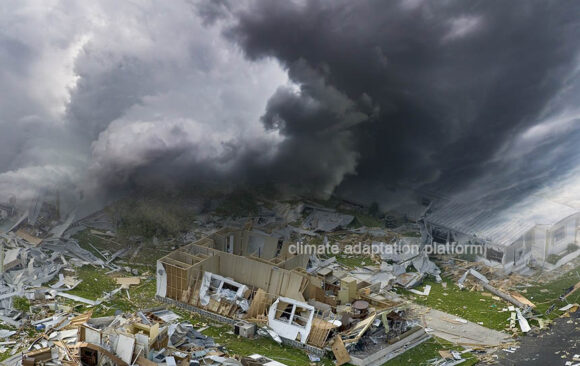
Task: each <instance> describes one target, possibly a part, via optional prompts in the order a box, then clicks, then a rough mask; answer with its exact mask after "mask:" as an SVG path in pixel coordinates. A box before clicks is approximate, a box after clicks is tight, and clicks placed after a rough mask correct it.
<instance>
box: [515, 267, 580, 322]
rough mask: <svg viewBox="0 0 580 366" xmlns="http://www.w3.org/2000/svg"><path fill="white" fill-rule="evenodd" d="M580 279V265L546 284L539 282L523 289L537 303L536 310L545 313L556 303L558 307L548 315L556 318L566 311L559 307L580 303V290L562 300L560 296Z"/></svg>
mask: <svg viewBox="0 0 580 366" xmlns="http://www.w3.org/2000/svg"><path fill="white" fill-rule="evenodd" d="M578 281H580V266H578V267H576V268H574V269H572V270H570V271H568V272H566V273H564V274H563V275H562V276H560V277H559V278H557V279H555V280H553V281H550V282H548V283H545V284H537V285H535V286H532V287H528V288H527V289H525V290H523V291H521V292H522V294H523V295H524V296H526V297H527V298H528V299H529V300H530V301H531V302H533V303H534V304H535V305H536V308H535V309H534V310H535V311H536V312H538V313H541V314H544V313H545V312H546V310H547V309H548V308H550V307H551V306H552V304H555V305H556V307H555V309H554V311H552V312H551V313H550V314H549V315H548V316H547V317H548V318H549V319H554V318H557V317H559V316H560V315H562V314H563V313H564V312H563V311H559V310H558V309H559V308H561V307H563V306H565V305H566V304H573V303H580V290H578V291H576V292H574V293H573V294H572V295H570V296H568V297H567V298H566V300H565V301H560V300H559V297H560V296H561V295H563V294H564V291H565V290H566V289H568V288H570V287H572V286H574V285H575V284H576V283H578Z"/></svg>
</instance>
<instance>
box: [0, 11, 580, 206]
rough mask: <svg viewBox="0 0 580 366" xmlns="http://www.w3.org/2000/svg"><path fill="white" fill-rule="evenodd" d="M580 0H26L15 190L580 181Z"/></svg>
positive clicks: (9, 120) (528, 186)
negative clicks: (220, 183)
mask: <svg viewBox="0 0 580 366" xmlns="http://www.w3.org/2000/svg"><path fill="white" fill-rule="evenodd" d="M579 11H580V3H577V2H551V1H546V2H528V1H513V2H509V3H503V4H498V3H493V2H488V1H469V2H467V1H448V2H422V1H415V0H413V1H408V0H407V1H399V2H397V1H392V2H387V3H385V2H382V1H357V2H352V1H332V2H326V1H314V0H306V1H300V2H292V1H287V2H286V1H285V2H271V1H260V0H253V1H236V2H234V1H227V0H222V1H195V2H191V1H174V2H163V3H162V2H157V3H155V2H147V3H140V4H134V3H119V2H115V1H106V0H102V1H94V2H90V3H86V4H82V6H81V5H80V4H79V3H78V2H69V1H57V0H53V1H46V2H42V3H38V2H35V1H7V2H4V4H3V6H2V7H1V8H0V21H1V22H2V24H3V27H2V28H0V65H1V66H2V68H1V69H0V82H1V85H2V86H3V88H2V90H1V91H0V128H1V129H2V133H1V134H0V201H1V200H5V199H7V197H10V196H16V197H19V198H22V199H27V198H30V197H33V196H34V195H35V194H36V193H37V192H39V191H42V190H46V189H58V188H61V189H62V188H64V189H66V190H69V191H70V192H80V191H82V192H84V193H87V192H95V194H97V192H101V193H102V192H105V193H106V192H107V191H113V190H118V189H121V190H122V189H129V188H130V187H136V186H137V187H139V186H141V187H147V186H151V185H154V186H156V187H167V186H172V187H176V188H179V187H180V186H186V185H188V184H190V183H191V182H195V181H196V180H204V179H211V180H214V179H221V180H224V181H227V182H234V183H236V184H238V183H239V184H242V183H245V184H253V183H265V182H275V183H282V184H285V185H293V186H295V187H297V189H299V190H301V191H303V192H308V193H311V194H315V195H322V196H327V195H328V194H330V193H332V192H334V191H338V192H339V193H340V194H344V195H349V196H353V197H357V198H360V199H363V200H371V199H372V200H378V201H380V202H381V203H383V204H384V205H385V206H387V205H388V204H389V202H391V201H396V200H397V198H400V197H403V196H404V197H407V196H408V195H407V193H408V192H423V191H429V192H433V191H435V192H438V193H439V194H442V195H449V196H457V197H462V198H465V199H468V198H469V199H474V197H475V198H477V199H478V200H479V199H485V198H486V197H491V196H494V197H495V195H497V194H498V193H499V194H505V195H509V196H510V197H516V196H521V197H522V198H523V199H525V197H528V196H529V195H530V194H543V195H545V194H547V193H546V192H547V191H550V192H551V194H553V195H554V196H555V197H556V198H555V199H558V200H560V201H566V202H571V201H574V200H578V198H579V197H580V192H578V191H577V190H573V189H571V188H570V187H578V186H579V185H578V182H579V180H578V177H579V176H580V172H579V171H578V170H579V169H578V166H579V164H578V163H579V161H580V148H579V147H578V145H579V144H578V143H577V141H579V139H580V126H579V119H578V117H579V110H578V107H577V100H578V97H579V88H580V87H579V84H580V82H579V77H578V72H579V49H580V43H579V41H578V39H580V37H579V33H580V30H579V27H580V24H579V23H580V21H579V20H578V17H577V16H575V14H578V13H579ZM574 192H575V193H574Z"/></svg>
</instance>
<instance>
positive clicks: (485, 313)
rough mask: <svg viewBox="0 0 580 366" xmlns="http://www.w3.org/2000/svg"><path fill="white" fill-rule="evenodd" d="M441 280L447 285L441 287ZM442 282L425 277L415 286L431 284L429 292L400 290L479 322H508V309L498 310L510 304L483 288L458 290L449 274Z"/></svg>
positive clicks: (492, 325) (494, 324)
mask: <svg viewBox="0 0 580 366" xmlns="http://www.w3.org/2000/svg"><path fill="white" fill-rule="evenodd" d="M444 282H445V283H447V288H444V287H443V285H442V283H444ZM442 283H436V282H435V280H432V279H427V280H426V281H424V282H423V285H420V286H418V287H417V289H418V290H420V291H422V290H423V287H424V285H431V293H430V294H429V296H420V295H416V294H413V293H412V292H409V291H405V290H400V291H401V293H403V294H405V295H407V297H409V298H410V299H412V301H413V302H415V303H417V304H421V305H425V306H429V307H431V308H433V309H437V310H441V311H444V312H446V313H449V314H453V315H456V316H458V317H461V318H463V319H466V320H469V321H472V322H474V323H483V324H481V325H483V326H484V327H487V328H491V329H496V330H504V328H506V326H508V321H507V319H508V318H509V316H510V313H509V312H507V311H506V312H500V310H501V309H503V308H507V307H508V306H509V305H511V304H509V303H507V302H505V301H503V300H501V299H500V300H494V299H493V298H492V297H491V296H485V295H483V292H478V291H469V290H467V289H464V290H461V289H460V288H459V287H457V285H456V284H455V282H453V280H451V279H450V278H443V281H442Z"/></svg>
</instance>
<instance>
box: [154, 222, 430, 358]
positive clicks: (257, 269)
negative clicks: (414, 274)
mask: <svg viewBox="0 0 580 366" xmlns="http://www.w3.org/2000/svg"><path fill="white" fill-rule="evenodd" d="M288 245H289V243H288V242H287V241H285V240H283V239H282V238H278V237H276V236H270V235H268V234H265V233H261V232H255V231H249V230H245V229H228V228H226V229H222V230H219V231H217V232H216V233H214V234H211V235H209V236H208V237H205V238H202V239H200V240H198V241H196V242H193V243H191V244H188V245H185V246H183V247H181V248H179V249H177V250H175V251H174V252H171V253H169V254H168V255H166V256H165V257H162V258H161V259H159V260H158V261H157V273H156V276H157V293H156V295H157V298H158V299H159V300H161V301H163V302H166V303H170V304H173V305H177V306H180V307H183V308H185V309H188V310H190V311H194V312H197V313H200V314H202V315H204V316H206V317H210V318H213V319H215V320H218V321H221V322H224V323H229V324H232V325H235V327H236V329H237V331H238V332H242V331H244V332H247V331H246V330H244V329H248V328H252V326H254V325H255V326H256V327H259V328H260V331H261V332H265V334H267V335H268V336H269V337H272V338H273V339H274V340H276V341H278V342H280V343H284V344H288V345H291V346H295V347H299V348H303V349H305V350H306V351H307V352H309V353H310V354H317V355H319V356H322V355H324V354H325V353H326V351H327V350H328V351H332V352H333V353H334V355H335V357H336V359H337V361H338V364H339V365H340V364H342V363H346V362H351V363H352V364H355V365H375V364H376V365H380V364H381V363H384V362H386V360H388V359H390V358H392V357H395V356H396V355H398V354H399V353H401V352H403V351H404V350H407V349H409V348H411V347H413V346H415V345H417V344H420V343H421V342H422V341H424V340H426V339H428V338H429V336H428V335H427V334H426V333H425V331H424V330H423V328H421V327H418V326H417V325H416V324H415V323H413V322H412V321H408V320H407V319H406V318H405V312H404V307H401V305H402V304H401V303H400V302H399V301H396V300H393V299H389V298H388V297H385V296H383V295H381V290H382V288H381V287H382V286H381V284H380V281H374V283H371V282H366V281H363V280H360V279H357V278H355V277H353V276H349V275H348V273H347V272H346V271H344V270H340V268H336V267H333V266H332V263H333V260H332V259H329V260H326V261H320V260H317V259H316V258H315V257H309V256H307V255H293V254H290V253H289V251H288ZM251 333H254V331H251Z"/></svg>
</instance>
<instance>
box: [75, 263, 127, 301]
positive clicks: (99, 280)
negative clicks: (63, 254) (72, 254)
mask: <svg viewBox="0 0 580 366" xmlns="http://www.w3.org/2000/svg"><path fill="white" fill-rule="evenodd" d="M106 271H108V270H104V269H101V268H95V267H92V266H82V267H80V268H77V271H76V276H77V277H78V278H79V279H80V280H83V282H81V283H80V284H79V285H78V286H77V287H75V288H74V289H73V290H70V291H67V292H68V293H69V294H71V295H76V296H80V297H84V298H86V299H90V300H97V299H98V298H100V297H102V296H103V295H104V293H105V292H109V291H112V290H114V289H115V288H116V287H117V285H116V284H115V280H114V279H113V277H112V276H109V275H106V274H105V272H106ZM117 276H119V274H117Z"/></svg>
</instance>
